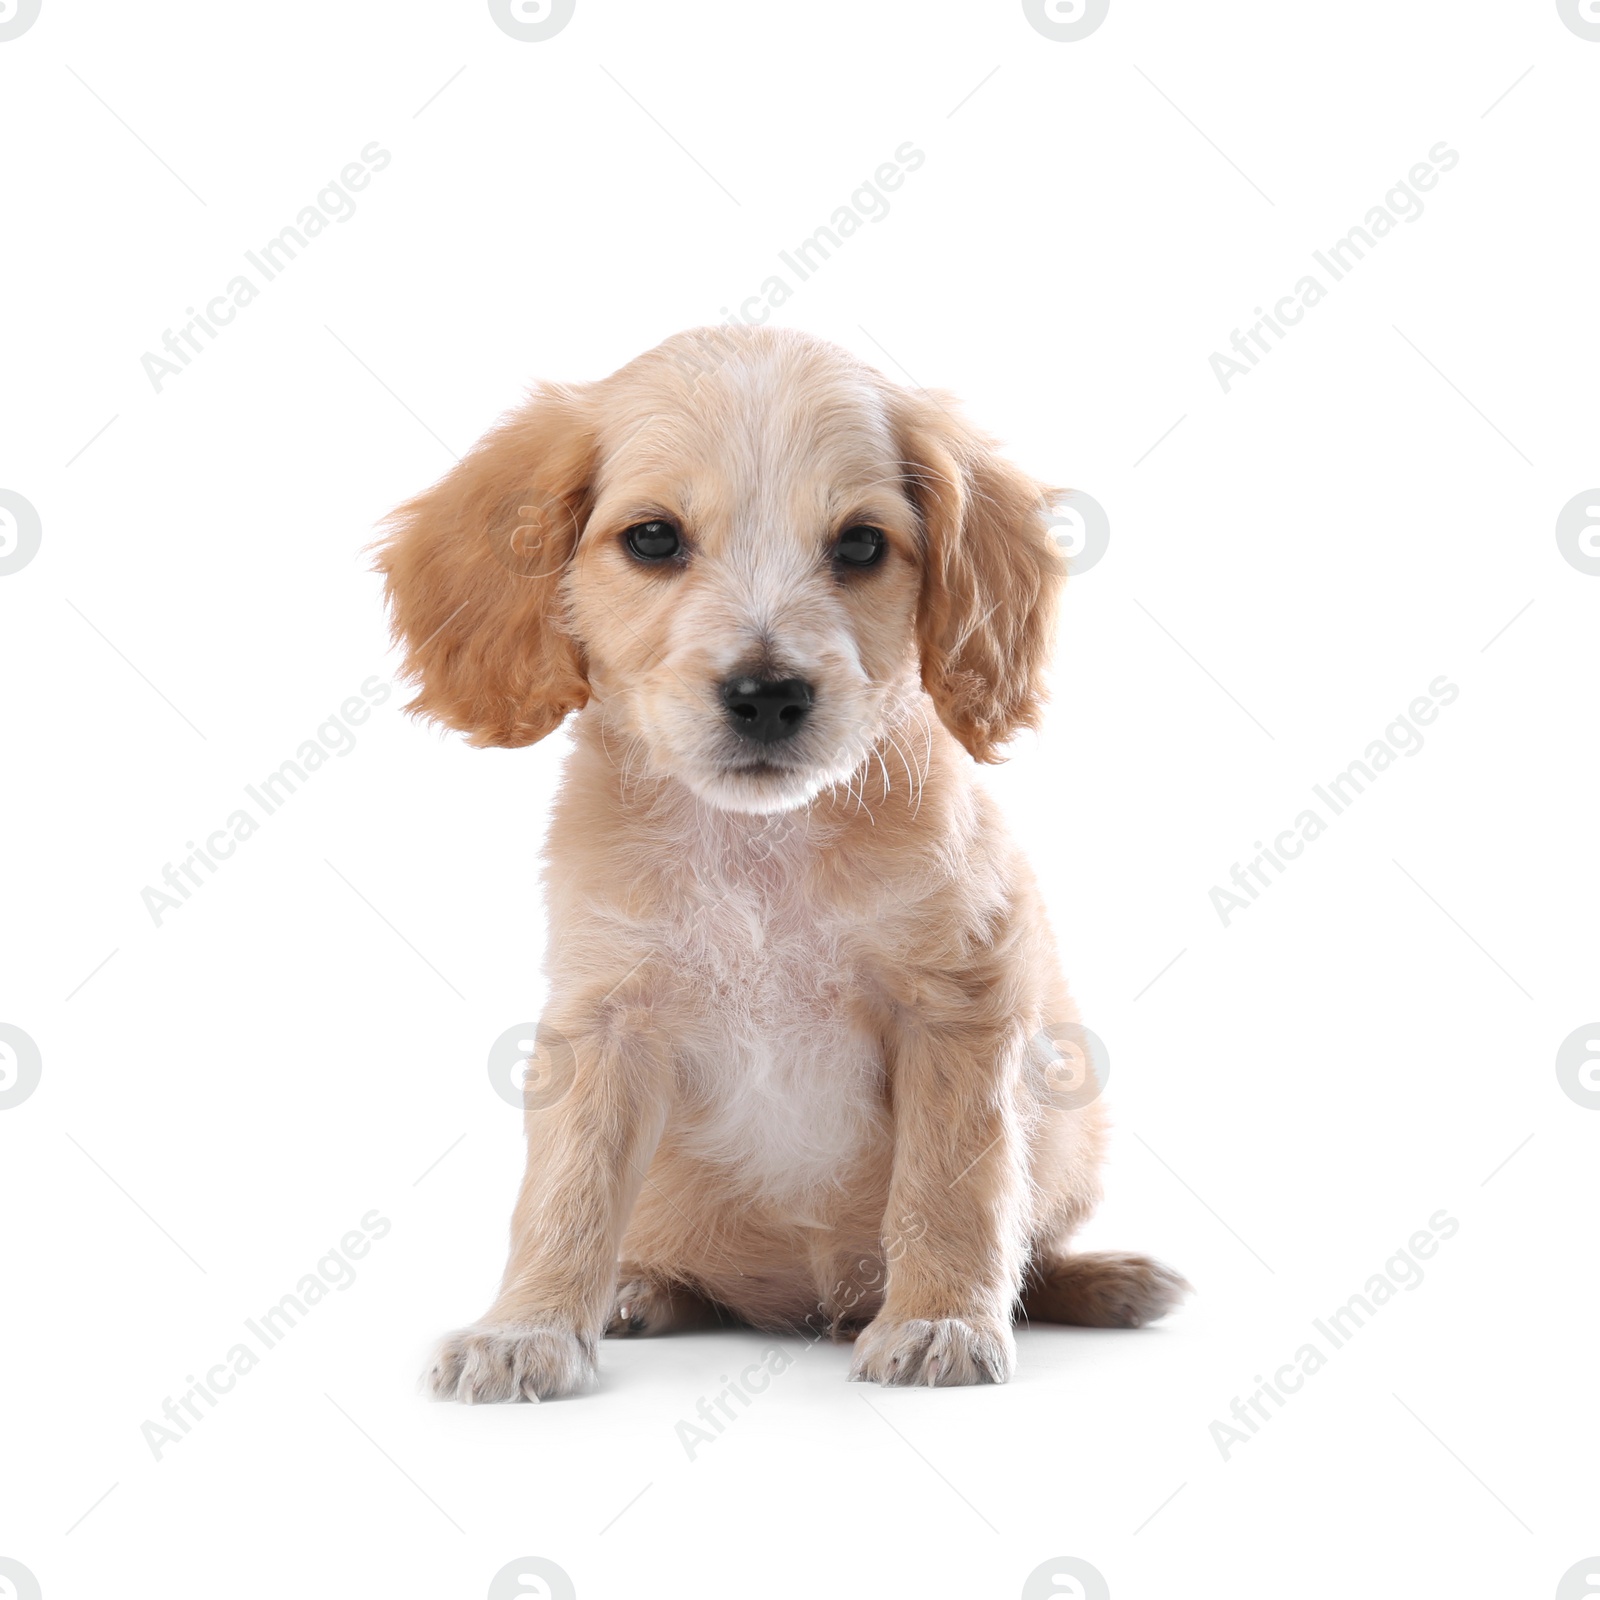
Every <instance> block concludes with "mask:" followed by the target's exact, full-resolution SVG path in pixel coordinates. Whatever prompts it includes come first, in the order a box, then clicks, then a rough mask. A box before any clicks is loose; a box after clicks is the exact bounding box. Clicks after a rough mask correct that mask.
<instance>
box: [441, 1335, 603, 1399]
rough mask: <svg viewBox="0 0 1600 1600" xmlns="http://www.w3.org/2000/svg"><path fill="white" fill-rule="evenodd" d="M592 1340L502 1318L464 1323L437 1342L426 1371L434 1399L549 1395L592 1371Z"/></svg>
mask: <svg viewBox="0 0 1600 1600" xmlns="http://www.w3.org/2000/svg"><path fill="white" fill-rule="evenodd" d="M594 1370H595V1356H594V1348H593V1346H592V1345H589V1344H585V1342H584V1341H583V1340H581V1339H580V1338H579V1337H578V1336H577V1335H576V1334H575V1333H571V1332H568V1331H567V1330H566V1329H564V1328H541V1327H536V1326H534V1325H532V1324H528V1323H518V1322H506V1323H491V1324H487V1325H479V1326H477V1327H472V1328H463V1329H462V1330H461V1331H460V1332H459V1333H452V1334H450V1335H449V1336H448V1337H447V1338H446V1339H445V1340H444V1341H443V1343H441V1344H440V1346H439V1352H438V1354H437V1355H436V1356H435V1357H434V1360H433V1366H432V1367H431V1368H430V1369H429V1371H428V1376H427V1384H428V1390H429V1392H430V1393H431V1394H432V1395H433V1398H434V1399H435V1400H460V1401H463V1402H464V1403H465V1404H467V1405H483V1404H486V1403H489V1402H492V1401H503V1400H553V1399H554V1398H555V1397H556V1396H557V1395H563V1394H571V1393H573V1391H574V1390H577V1389H581V1388H582V1387H583V1386H584V1385H585V1384H586V1383H587V1382H588V1381H589V1379H590V1378H592V1377H593V1376H594Z"/></svg>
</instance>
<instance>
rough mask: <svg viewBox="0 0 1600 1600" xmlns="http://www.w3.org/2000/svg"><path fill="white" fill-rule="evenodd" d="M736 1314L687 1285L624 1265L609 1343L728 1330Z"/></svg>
mask: <svg viewBox="0 0 1600 1600" xmlns="http://www.w3.org/2000/svg"><path fill="white" fill-rule="evenodd" d="M735 1320H736V1319H735V1318H734V1316H733V1314H732V1313H731V1312H728V1311H724V1310H723V1309H722V1308H721V1307H720V1306H718V1305H716V1304H715V1303H714V1302H712V1301H710V1300H708V1299H706V1298H705V1296H703V1295H701V1294H698V1293H696V1291H695V1290H693V1289H691V1288H690V1287H689V1286H688V1285H687V1284H684V1283H681V1282H677V1281H675V1280H673V1279H670V1278H667V1277H664V1276H663V1275H662V1274H660V1273H658V1272H652V1271H651V1270H650V1269H649V1268H648V1267H642V1266H640V1265H639V1264H638V1263H637V1262H632V1261H624V1262H623V1263H622V1265H621V1267H619V1268H618V1272H617V1296H616V1302H615V1304H614V1305H613V1307H612V1311H611V1320H610V1321H609V1322H608V1323H607V1324H606V1337H607V1338H608V1339H621V1338H627V1337H629V1336H630V1335H632V1336H641V1335H650V1334H656V1333H687V1332H689V1331H691V1330H693V1329H695V1328H720V1327H727V1326H730V1325H731V1324H733V1323H734V1321H735Z"/></svg>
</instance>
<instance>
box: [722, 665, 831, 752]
mask: <svg viewBox="0 0 1600 1600" xmlns="http://www.w3.org/2000/svg"><path fill="white" fill-rule="evenodd" d="M722 703H723V705H724V706H726V707H727V709H728V721H729V722H730V723H732V724H733V729H734V732H735V733H737V734H738V735H739V736H740V737H741V738H744V739H753V740H754V741H755V742H756V743H757V744H776V743H777V742H778V741H779V740H780V739H792V738H793V737H794V736H795V734H797V733H798V732H799V731H800V724H801V723H802V722H804V721H805V720H806V714H807V713H808V712H809V711H810V710H811V685H810V684H809V683H807V682H806V681H805V679H804V678H754V677H749V676H747V675H741V676H738V677H733V678H729V679H728V681H727V682H726V683H725V684H723V686H722Z"/></svg>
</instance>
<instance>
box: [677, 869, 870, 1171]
mask: <svg viewBox="0 0 1600 1600" xmlns="http://www.w3.org/2000/svg"><path fill="white" fill-rule="evenodd" d="M678 935H679V948H680V949H681V950H682V951H683V955H684V959H683V964H682V968H681V972H680V976H681V979H682V982H683V992H682V998H685V999H688V1000H689V1001H690V1005H691V1006H692V1010H693V1017H692V1021H691V1022H690V1024H689V1026H688V1027H687V1029H686V1030H685V1032H686V1035H687V1037H686V1038H685V1040H684V1043H685V1046H686V1048H685V1051H684V1061H683V1068H684V1070H683V1076H682V1079H681V1095H680V1102H679V1115H678V1117H677V1118H676V1119H675V1120H676V1121H677V1124H678V1126H677V1130H676V1131H677V1135H678V1138H679V1140H680V1141H681V1144H682V1146H683V1148H684V1149H685V1151H686V1153H688V1154H690V1155H693V1156H695V1157H697V1158H698V1159H701V1160H705V1161H709V1162H712V1163H714V1164H716V1165H717V1166H719V1167H721V1168H723V1169H724V1170H725V1171H727V1172H728V1174H729V1175H730V1177H731V1178H732V1179H733V1180H734V1181H735V1182H736V1183H737V1184H738V1186H739V1187H741V1188H743V1189H745V1190H746V1191H748V1192H750V1193H752V1194H758V1195H761V1196H764V1197H765V1198H768V1199H774V1200H776V1199H789V1200H791V1201H793V1200H797V1199H800V1198H801V1197H802V1196H804V1195H805V1194H806V1193H808V1192H810V1193H816V1192H817V1191H819V1190H821V1189H825V1188H827V1187H829V1186H831V1185H834V1184H837V1183H840V1182H842V1181H843V1180H844V1179H845V1178H846V1177H847V1176H848V1174H849V1170H850V1168H851V1166H852V1165H853V1164H854V1163H855V1162H857V1161H858V1160H860V1159H861V1158H862V1157H863V1156H864V1155H865V1154H866V1153H867V1152H868V1149H869V1147H870V1146H871V1145H872V1144H873V1143H874V1142H875V1141H882V1140H885V1139H886V1138H887V1116H886V1112H885V1106H884V1096H883V1065H882V1057H881V1047H880V1045H879V1042H878V1040H877V1038H876V1037H875V1036H874V1034H873V1033H872V1032H871V1030H870V1029H869V1027H868V1026H866V1025H865V1023H864V1022H863V1020H862V1007H861V1004H860V986H861V970H860V960H861V940H860V929H859V928H858V927H856V926H855V925H853V924H852V923H851V922H850V921H848V920H847V919H846V918H845V917H843V916H842V915H841V914H839V913H837V912H835V911H832V910H830V908H828V907H826V906H817V905H812V904H808V903H806V901H805V899H804V897H803V895H802V894H801V893H800V892H799V891H795V892H786V891H785V890H784V888H783V887H782V886H781V884H780V885H779V886H778V887H777V888H776V889H774V887H773V885H772V884H771V882H767V883H764V884H762V885H760V886H742V885H738V884H735V885H732V886H729V887H728V888H727V889H726V890H724V891H722V892H719V894H718V895H717V896H716V897H715V898H713V899H712V901H711V902H710V904H709V905H706V904H702V905H700V906H699V907H698V908H697V910H696V912H695V914H694V915H693V916H692V917H687V918H685V919H684V923H683V925H682V926H681V927H680V929H679V930H678Z"/></svg>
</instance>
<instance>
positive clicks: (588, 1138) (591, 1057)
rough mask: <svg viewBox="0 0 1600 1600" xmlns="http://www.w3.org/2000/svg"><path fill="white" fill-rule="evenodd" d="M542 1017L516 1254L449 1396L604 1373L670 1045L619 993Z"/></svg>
mask: <svg viewBox="0 0 1600 1600" xmlns="http://www.w3.org/2000/svg"><path fill="white" fill-rule="evenodd" d="M577 1015H578V1016H579V1017H581V1018H582V1020H574V1008H571V1007H563V1008H561V1010H560V1011H559V1012H558V1013H556V1014H555V1016H554V1018H552V1016H551V1015H550V1014H547V1016H546V1020H545V1021H544V1022H542V1023H541V1024H540V1027H539V1038H540V1058H541V1062H542V1066H543V1074H542V1076H541V1078H540V1079H539V1081H538V1083H537V1086H535V1085H534V1083H533V1081H532V1080H531V1079H530V1087H529V1092H528V1097H527V1098H528V1104H529V1109H528V1112H527V1130H528V1167H527V1172H526V1174H525V1176H524V1178H523V1180H522V1190H521V1193H520V1194H519V1195H518V1197H517V1206H516V1211H515V1212H514V1214H513V1216H512V1219H511V1256H510V1259H509V1260H508V1261H507V1263H506V1270H505V1277H504V1278H503V1280H502V1281H501V1285H500V1293H499V1295H498V1296H497V1298H496V1299H495V1303H494V1305H493V1306H492V1307H490V1309H489V1311H488V1313H487V1314H486V1315H485V1316H484V1317H483V1319H482V1320H481V1321H480V1322H477V1323H475V1324H473V1326H472V1327H470V1328H463V1329H462V1330H461V1331H460V1332H459V1333H454V1334H451V1335H450V1336H449V1337H448V1338H446V1339H445V1340H444V1342H443V1343H442V1344H441V1346H440V1348H439V1352H438V1355H437V1357H436V1358H435V1361H434V1364H433V1368H432V1370H431V1372H430V1373H429V1384H430V1387H431V1388H432V1391H433V1394H434V1395H435V1397H436V1398H439V1399H444V1400H448V1399H458V1400H465V1401H469V1402H481V1401H490V1400H548V1399H551V1398H552V1397H554V1396H556V1395H561V1394H568V1393H570V1392H572V1391H573V1390H574V1389H577V1388H580V1387H582V1385H583V1384H584V1383H586V1382H587V1381H588V1379H589V1378H590V1377H592V1376H593V1374H594V1370H595V1357H596V1351H597V1349H598V1346H599V1342H600V1338H601V1336H602V1334H603V1333H604V1332H605V1326H606V1319H607V1317H608V1316H609V1315H610V1312H611V1300H612V1293H613V1290H614V1288H615V1284H616V1272H617V1249H618V1246H619V1245H620V1243H621V1241H622V1235H623V1231H624V1229H625V1227H626V1225H627V1221H628V1217H629V1214H630V1213H631V1212H632V1210H633V1204H634V1201H635V1199H636V1198H637V1197H638V1193H639V1189H640V1186H641V1184H642V1183H643V1182H644V1176H645V1172H646V1170H647V1169H648V1167H649V1165H650V1161H651V1158H652V1157H653V1155H654V1154H655V1148H656V1142H657V1140H658V1139H659V1138H660V1137H661V1130H662V1126H663V1124H664V1122H665V1119H666V1108H667V1098H668V1093H669V1088H670V1056H669V1053H668V1052H667V1051H666V1049H665V1048H664V1046H663V1045H662V1042H661V1040H660V1038H659V1035H658V1033H657V1031H656V1028H655V1026H654V1024H653V1023H652V1021H651V1019H650V1015H649V1011H648V1009H647V1008H646V1007H644V1006H643V1005H642V1004H641V1005H633V1004H630V1003H627V1002H625V1001H621V1000H619V999H618V998H617V997H616V996H615V995H610V996H608V997H607V998H606V999H605V1000H603V1001H601V1002H600V1003H599V1004H598V1005H596V1006H595V1007H593V1008H592V1009H590V1010H589V1011H588V1012H587V1014H585V1013H584V1011H583V1010H582V1009H581V1008H580V1009H579V1010H578V1012H577Z"/></svg>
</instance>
